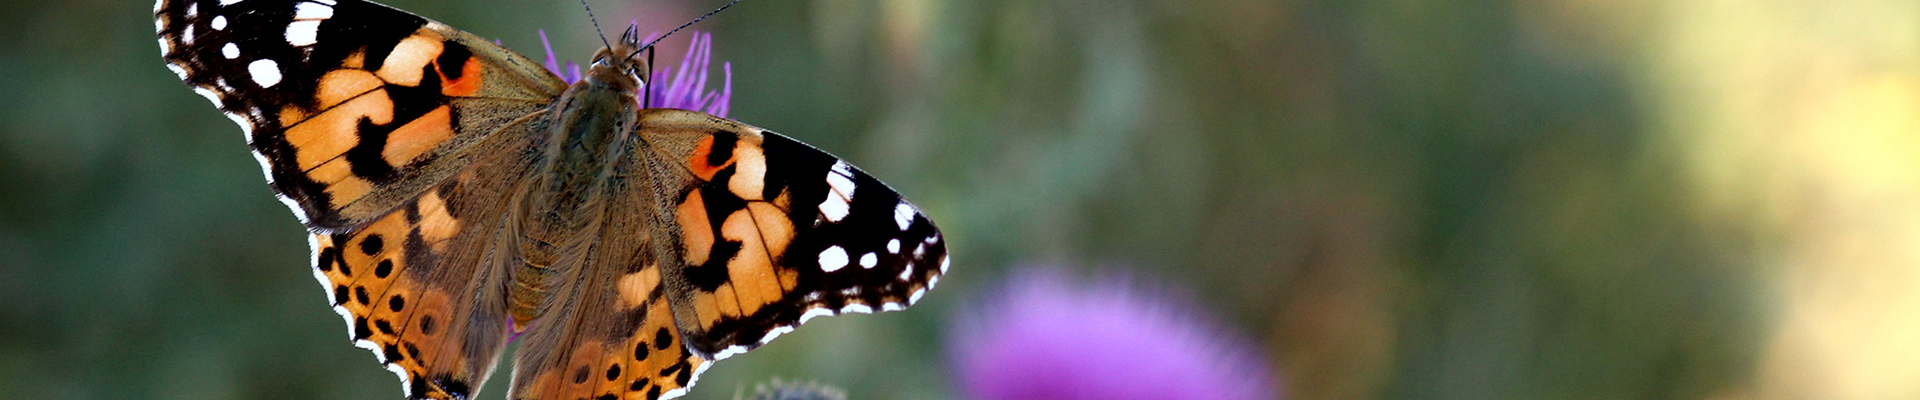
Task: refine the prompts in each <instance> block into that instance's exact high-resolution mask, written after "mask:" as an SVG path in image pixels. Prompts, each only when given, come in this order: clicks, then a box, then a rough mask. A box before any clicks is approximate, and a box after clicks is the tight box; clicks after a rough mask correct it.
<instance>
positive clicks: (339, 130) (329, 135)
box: [286, 90, 393, 170]
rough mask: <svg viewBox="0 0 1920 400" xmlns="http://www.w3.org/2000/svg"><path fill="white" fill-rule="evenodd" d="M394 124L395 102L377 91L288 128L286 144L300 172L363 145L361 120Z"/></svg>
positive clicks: (380, 91)
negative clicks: (289, 146) (356, 145)
mask: <svg viewBox="0 0 1920 400" xmlns="http://www.w3.org/2000/svg"><path fill="white" fill-rule="evenodd" d="M362 120H365V121H367V122H371V123H374V124H381V125H384V124H387V123H391V122H393V100H392V99H389V98H388V97H387V92H386V91H385V90H377V91H374V92H373V93H368V94H366V95H364V96H360V97H357V98H354V99H353V100H350V101H347V102H346V103H342V104H340V105H339V106H337V107H334V108H333V109H330V110H327V111H326V112H323V113H320V115H316V116H313V117H312V118H308V119H307V120H305V121H301V122H300V123H299V124H297V125H294V126H293V127H292V128H288V129H287V132H286V136H287V143H289V144H292V145H293V151H294V153H295V155H294V159H295V160H296V161H297V162H298V163H299V165H300V169H301V170H308V169H313V167H316V166H319V165H320V164H321V163H323V162H327V161H328V160H332V159H333V158H334V157H335V156H339V155H340V154H341V153H345V152H347V149H351V148H353V146H354V145H355V144H358V143H360V121H362Z"/></svg>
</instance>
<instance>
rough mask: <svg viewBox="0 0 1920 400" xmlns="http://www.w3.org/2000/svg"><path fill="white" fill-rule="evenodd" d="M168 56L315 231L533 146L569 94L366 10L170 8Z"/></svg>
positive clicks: (394, 14)
mask: <svg viewBox="0 0 1920 400" xmlns="http://www.w3.org/2000/svg"><path fill="white" fill-rule="evenodd" d="M155 18H156V20H155V21H156V22H155V25H156V29H158V31H159V36H160V44H161V49H162V51H163V53H164V55H165V57H166V59H167V61H168V63H169V66H170V67H172V68H173V69H174V71H175V72H176V73H178V74H180V76H181V79H182V80H185V81H186V82H187V83H188V84H190V85H192V86H194V87H195V90H196V91H199V92H200V93H201V94H202V95H205V96H206V97H207V98H208V99H209V100H212V101H213V102H214V105H215V106H217V107H219V108H220V110H221V111H224V112H226V113H227V114H228V115H229V116H230V117H232V118H233V119H234V120H235V122H236V123H239V124H240V126H241V127H243V128H246V130H247V140H248V143H250V144H251V145H252V147H253V150H254V152H255V153H256V156H257V157H258V158H259V159H260V160H261V164H262V166H263V168H264V169H265V170H266V174H267V178H268V179H269V180H270V182H271V183H272V185H273V188H274V189H275V190H276V191H277V192H279V194H280V195H281V196H282V199H283V201H285V202H287V203H289V205H290V206H291V207H292V208H294V210H295V212H297V213H299V214H300V215H301V216H302V217H303V218H302V220H303V221H304V222H305V223H306V224H307V226H308V227H309V228H310V229H313V230H315V231H316V232H338V231H340V230H343V229H347V228H351V227H354V226H357V225H361V224H365V223H369V222H372V221H374V220H376V219H378V218H380V217H381V216H383V215H386V214H387V213H388V212H390V211H393V210H394V209H396V208H397V207H399V206H400V205H402V204H404V203H406V202H408V201H411V200H413V199H414V198H415V197H418V196H419V195H420V194H421V193H423V192H425V191H426V190H427V189H428V188H431V187H433V186H434V185H435V184H437V183H439V182H440V181H442V180H445V179H447V178H448V177H450V176H452V175H453V174H454V173H456V172H458V171H459V170H461V169H463V168H464V167H466V166H467V165H468V164H470V163H471V162H472V161H471V160H472V159H473V158H474V157H472V156H473V153H476V152H482V151H488V150H489V149H497V148H501V147H504V146H503V145H502V143H501V142H503V141H513V140H520V139H524V138H525V137H526V136H528V135H529V132H527V129H526V127H528V126H529V124H528V123H527V122H529V121H530V120H532V119H534V116H535V115H536V114H538V112H539V111H540V110H542V109H543V108H544V106H546V105H547V104H548V103H550V102H551V99H552V98H553V97H554V96H557V95H559V93H560V92H561V91H562V90H564V89H565V88H566V84H565V83H564V82H562V81H561V80H560V79H559V78H558V77H556V76H554V75H553V74H552V73H549V72H547V71H546V70H545V69H543V68H541V67H540V66H539V65H538V64H537V63H535V62H533V61H532V60H529V59H527V58H525V57H523V56H520V55H517V54H515V53H513V52H511V51H508V50H506V49H505V48H502V47H500V46H498V45H495V44H493V43H490V42H488V41H485V40H482V39H480V38H479V37H476V36H474V35H472V34H468V33H465V32H461V31H458V30H455V29H452V28H449V27H447V26H446V25H443V24H440V23H438V22H434V21H431V20H428V19H426V18H423V17H420V16H417V15H413V14H410V13H407V12H404V11H400V10H395V9H392V8H388V7H386V6H383V5H379V4H374V3H370V2H366V1H362V0H308V1H294V0H161V1H160V2H159V3H158V5H157V6H156V8H155Z"/></svg>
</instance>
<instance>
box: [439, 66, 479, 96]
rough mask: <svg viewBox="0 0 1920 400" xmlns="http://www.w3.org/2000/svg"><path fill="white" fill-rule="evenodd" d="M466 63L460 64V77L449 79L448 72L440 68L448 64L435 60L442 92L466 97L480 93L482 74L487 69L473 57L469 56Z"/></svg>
mask: <svg viewBox="0 0 1920 400" xmlns="http://www.w3.org/2000/svg"><path fill="white" fill-rule="evenodd" d="M464 63H465V64H466V65H461V66H460V78H459V79H448V78H447V74H445V73H441V72H440V70H441V69H443V68H445V67H446V66H444V65H440V62H439V61H438V60H436V61H434V68H433V70H434V73H437V74H440V85H441V86H440V94H444V95H448V96H455V97H465V96H472V95H474V94H476V93H480V83H481V81H483V79H481V74H482V73H484V72H485V69H483V68H481V67H480V63H479V62H476V61H474V59H473V58H471V57H469V58H467V60H466V61H464Z"/></svg>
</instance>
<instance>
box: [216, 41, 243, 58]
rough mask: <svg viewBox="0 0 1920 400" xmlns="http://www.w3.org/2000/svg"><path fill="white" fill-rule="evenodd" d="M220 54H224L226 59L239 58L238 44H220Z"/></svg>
mask: <svg viewBox="0 0 1920 400" xmlns="http://www.w3.org/2000/svg"><path fill="white" fill-rule="evenodd" d="M220 55H222V56H226V57H227V59H228V60H232V59H235V58H240V46H239V45H236V44H233V43H227V45H226V46H220Z"/></svg>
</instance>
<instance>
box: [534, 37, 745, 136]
mask: <svg viewBox="0 0 1920 400" xmlns="http://www.w3.org/2000/svg"><path fill="white" fill-rule="evenodd" d="M655 35H657V34H655ZM655 35H648V36H647V38H646V39H644V40H641V41H640V42H641V43H646V42H650V41H653V38H654V37H655ZM690 36H693V40H692V43H691V44H689V45H687V54H686V55H685V56H682V57H681V58H680V67H679V68H673V67H666V66H661V65H655V66H653V76H652V77H651V79H648V80H647V85H649V86H651V87H649V88H647V89H646V92H647V96H649V97H651V99H650V100H651V103H652V105H653V106H654V107H658V108H678V109H682V110H693V111H700V112H704V113H708V114H713V115H715V116H719V117H721V118H726V117H727V111H728V109H729V103H731V102H732V99H733V63H722V64H720V68H721V71H722V72H723V73H725V74H726V76H725V78H724V79H725V82H723V83H721V86H720V89H719V90H707V71H708V69H709V67H710V65H711V64H710V62H711V61H712V58H713V34H710V33H702V32H698V31H695V32H692V33H691V34H690ZM540 46H541V47H543V48H545V49H546V50H547V62H546V66H547V70H548V71H553V73H554V74H555V75H559V76H560V79H562V80H565V81H567V83H574V82H578V81H580V65H579V64H574V63H573V62H572V61H568V62H567V63H566V64H565V67H566V68H564V69H562V68H561V67H562V65H561V64H560V61H559V60H558V59H556V58H554V55H553V44H552V43H549V42H548V41H547V32H546V31H544V30H542V31H540ZM655 61H660V60H655ZM671 63H672V62H671V61H668V62H665V63H662V64H671Z"/></svg>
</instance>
